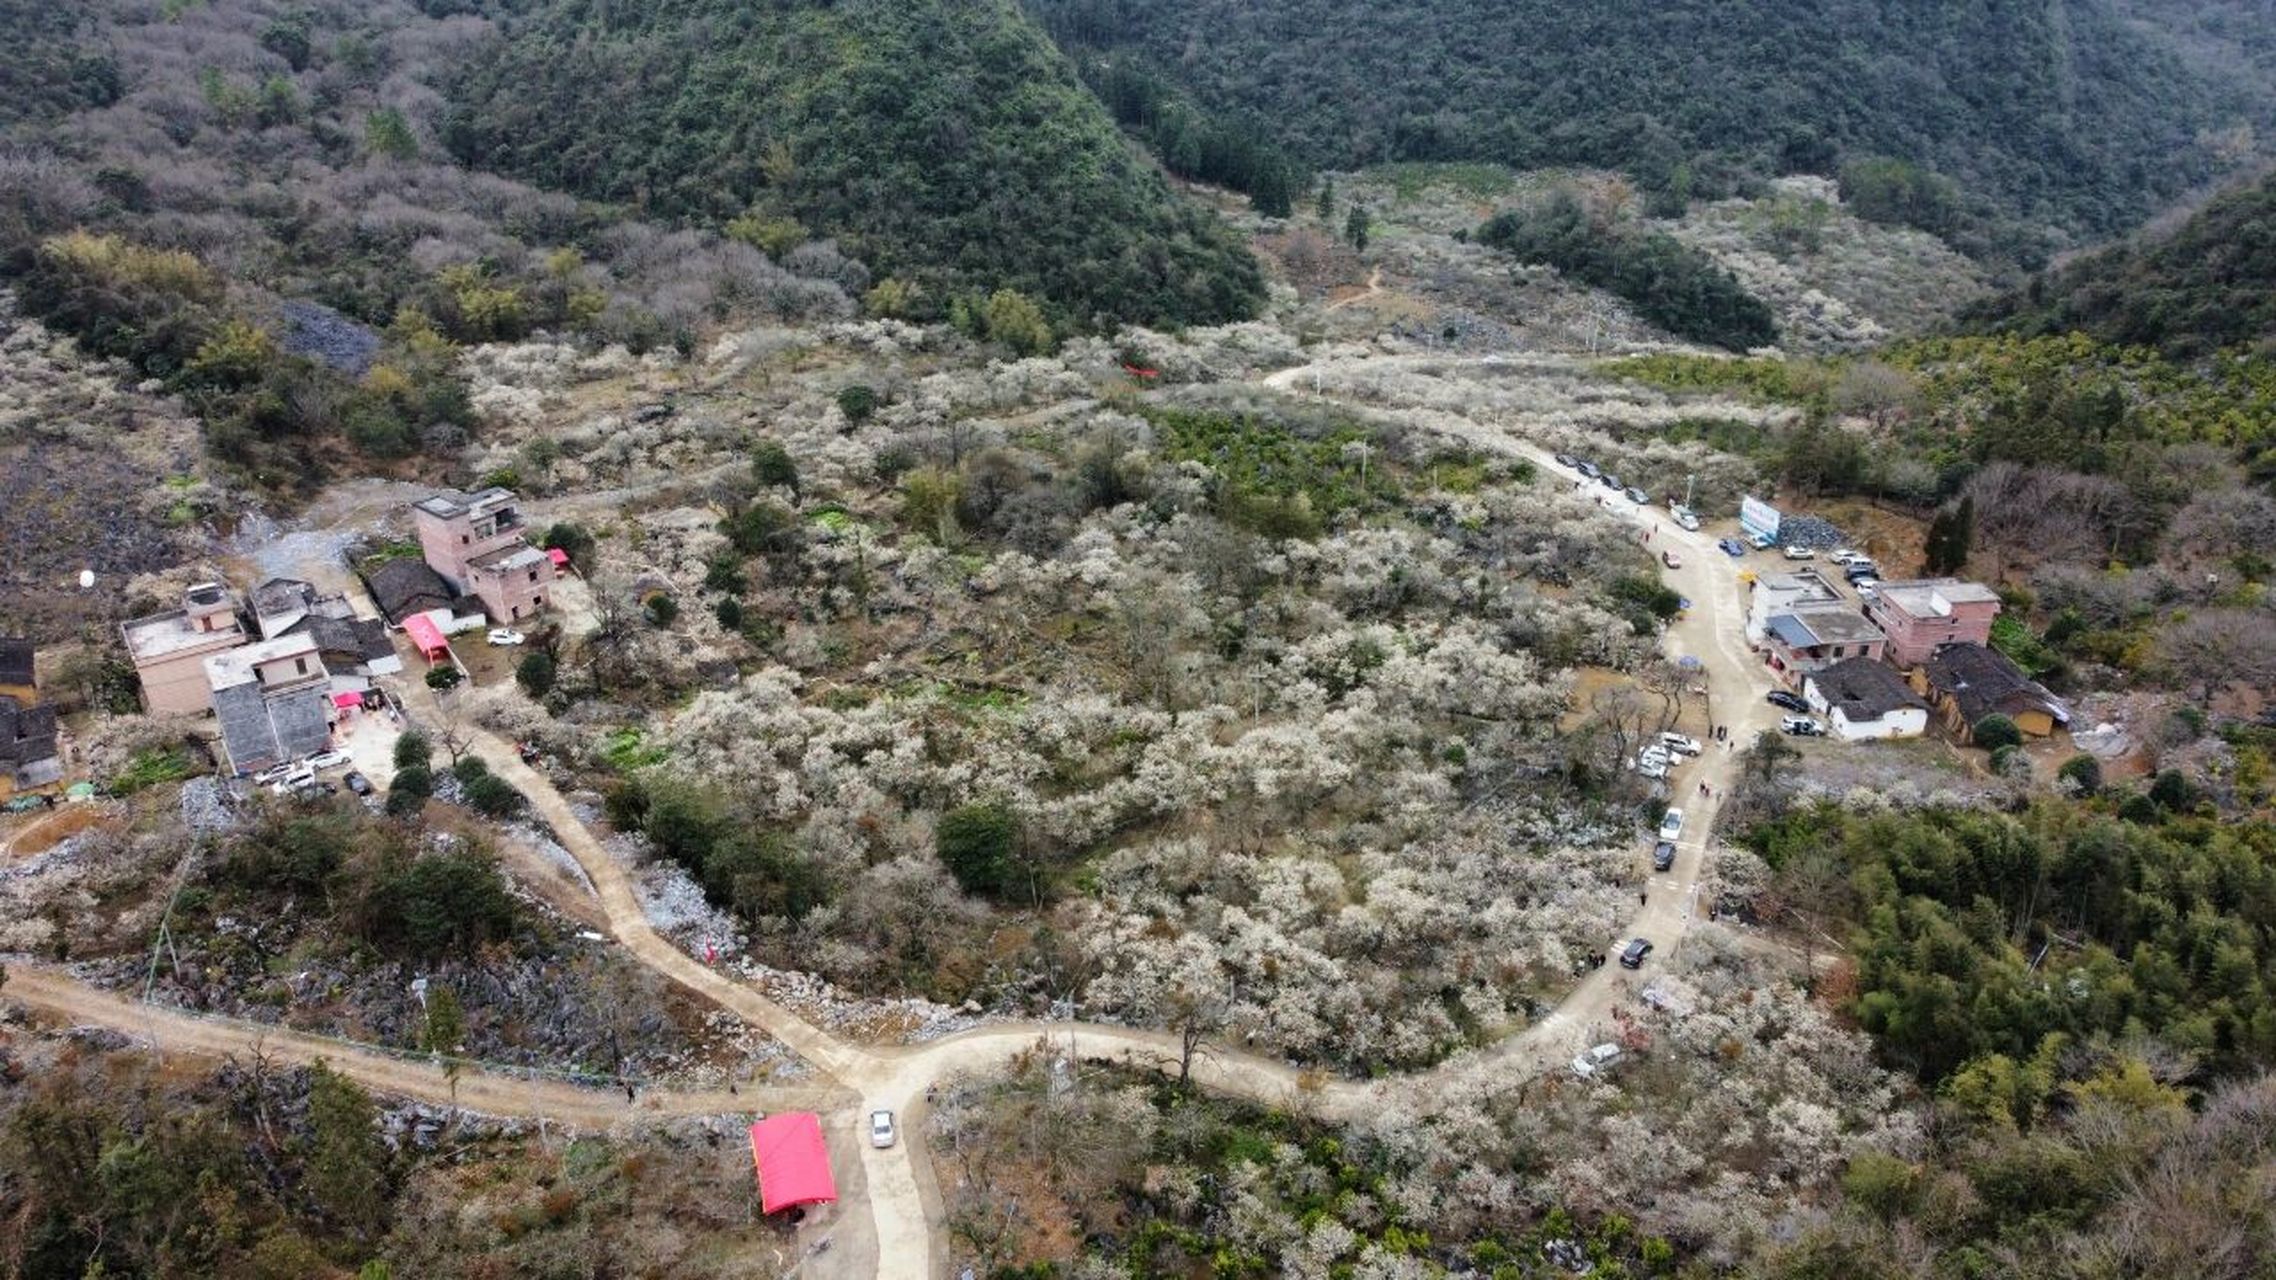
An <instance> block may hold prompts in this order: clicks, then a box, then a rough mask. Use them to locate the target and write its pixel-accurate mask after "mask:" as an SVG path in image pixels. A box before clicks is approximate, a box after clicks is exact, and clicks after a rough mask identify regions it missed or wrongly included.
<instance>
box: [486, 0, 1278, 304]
mask: <svg viewBox="0 0 2276 1280" xmlns="http://www.w3.org/2000/svg"><path fill="white" fill-rule="evenodd" d="M453 97H454V99H455V106H454V108H453V110H452V112H451V115H450V118H449V120H448V122H447V124H446V127H445V130H444V132H445V135H446V137H447V139H448V141H449V143H450V146H451V147H452V149H453V151H454V152H456V154H457V155H458V156H459V157H460V158H461V159H463V160H465V161H466V162H468V163H470V164H476V165H481V166H485V167H492V168H496V169H500V170H503V171H506V172H510V173H515V174H520V175H522V176H525V177H528V178H531V179H533V180H535V181H538V182H541V183H544V184H545V185H548V186H552V187H556V188H560V189H565V190H573V191H577V192H580V193H582V194H585V195H588V196H594V197H598V198H602V199H607V200H613V201H620V202H624V203H627V204H636V205H638V206H639V207H641V208H643V209H646V210H649V211H652V212H654V213H657V214H660V215H663V216H667V217H675V218H695V219H701V220H706V221H709V222H711V223H713V224H714V225H722V226H723V225H726V224H728V223H730V222H732V221H735V220H737V219H740V218H745V217H747V216H749V215H752V214H754V213H756V214H757V215H759V216H758V218H757V219H756V220H754V221H752V222H750V223H749V224H747V225H749V226H751V227H752V228H753V229H754V230H757V229H759V228H762V227H763V226H765V225H771V224H773V223H776V222H780V221H781V220H783V219H785V218H788V219H795V220H796V221H797V222H798V223H802V224H803V225H805V226H807V227H811V228H814V229H815V230H816V231H817V232H818V233H821V234H825V235H834V236H837V237H838V238H839V239H841V240H842V241H844V242H845V243H846V244H847V245H848V247H849V248H851V249H852V250H853V251H854V252H856V253H858V254H859V255H861V257H863V258H864V259H865V260H867V261H868V262H870V263H872V264H873V265H874V266H876V267H877V268H878V269H879V272H880V274H882V275H886V276H889V277H891V278H892V280H893V282H895V283H896V284H897V286H898V288H897V289H896V292H895V296H896V297H897V298H899V299H900V302H899V303H897V304H896V305H897V306H901V307H914V308H916V309H919V310H921V311H923V312H925V313H927V314H931V315H935V316H937V315H942V314H945V312H946V310H947V308H948V306H949V304H950V303H951V302H952V301H953V300H955V299H957V298H959V297H964V296H967V295H985V294H987V293H988V292H991V291H993V290H997V289H1016V290H1018V291H1020V292H1022V293H1026V294H1029V295H1032V296H1035V297H1039V298H1044V299H1048V300H1049V301H1050V302H1051V303H1052V304H1053V305H1054V306H1055V308H1057V309H1058V310H1059V311H1060V313H1061V315H1062V316H1064V317H1065V319H1067V320H1070V321H1072V322H1073V323H1075V324H1077V325H1084V326H1087V325H1091V324H1094V323H1101V322H1104V321H1106V320H1108V319H1137V320H1144V321H1149V322H1153V323H1182V322H1204V321H1214V320H1223V319H1228V318H1231V317H1235V316H1242V315H1246V314H1249V313H1250V312H1251V311H1253V310H1254V309H1255V307H1256V306H1257V304H1258V302H1259V301H1260V300H1261V297H1262V294H1263V285H1262V278H1261V276H1260V274H1259V272H1258V269H1257V267H1256V264H1255V263H1254V261H1253V260H1251V259H1250V258H1249V256H1248V254H1247V253H1246V252H1245V251H1244V250H1242V249H1241V248H1240V247H1239V246H1238V245H1237V244H1236V243H1235V242H1234V241H1233V239H1232V237H1231V236H1230V235H1229V234H1228V233H1227V232H1226V231H1225V230H1224V229H1222V228H1221V227H1220V226H1219V225H1218V224H1217V223H1216V222H1215V221H1214V220H1213V219H1212V218H1211V217H1210V216H1209V215H1208V214H1207V213H1206V212H1205V211H1203V210H1201V209H1199V208H1197V207H1194V206H1190V205H1187V204H1184V203H1181V202H1179V201H1178V200H1176V199H1175V198H1173V197H1172V195H1171V193H1170V192H1169V190H1168V188H1167V186H1166V184H1165V183H1164V182H1163V181H1162V180H1161V179H1160V177H1159V176H1158V175H1157V174H1155V173H1153V172H1152V171H1151V170H1150V169H1149V168H1148V167H1147V166H1146V165H1145V164H1143V163H1142V162H1141V161H1140V160H1139V159H1138V157H1137V156H1136V155H1135V154H1134V152H1133V150H1132V148H1131V147H1130V146H1129V144H1128V143H1127V142H1125V141H1124V140H1123V139H1122V138H1121V137H1120V136H1119V135H1118V134H1117V132H1116V130H1115V128H1114V126H1113V123H1112V122H1111V121H1110V120H1109V119H1108V118H1107V116H1106V113H1105V112H1104V111H1102V110H1101V109H1100V107H1099V105H1098V103H1097V102H1096V101H1095V100H1094V99H1092V98H1091V96H1090V95H1089V94H1087V93H1085V92H1084V91H1083V89H1082V87H1081V85H1080V84H1079V82H1078V81H1077V80H1076V78H1075V76H1074V74H1073V72H1072V70H1071V69H1070V68H1069V67H1068V65H1067V63H1066V62H1065V60H1064V59H1062V58H1061V57H1059V56H1058V54H1057V52H1056V51H1055V50H1053V49H1052V48H1051V45H1050V43H1049V41H1048V40H1046V39H1045V38H1044V37H1043V35H1042V33H1040V32H1039V31H1037V30H1035V29H1034V27H1032V26H1031V25H1030V24H1029V23H1028V22H1027V21H1026V20H1025V19H1024V18H1023V17H1022V16H1021V15H1020V13H1019V11H1018V10H1017V9H1016V8H1015V7H1013V6H1012V5H1010V4H1008V3H989V4H982V5H954V6H952V5H944V4H939V3H921V4H883V3H874V2H871V3H857V4H843V5H811V4H798V5H780V6H753V5H746V4H739V3H731V2H729V0H663V2H661V3H654V4H647V5H639V6H616V7H613V8H611V9H609V10H607V11H606V12H605V14H604V13H603V12H601V11H598V10H595V9H593V8H589V7H587V6H583V5H569V4H560V5H552V6H546V7H543V8H541V9H540V10H539V11H538V12H537V13H535V14H534V15H532V16H531V17H530V18H528V19H525V20H524V21H522V22H521V23H520V24H519V25H517V26H516V27H514V28H512V30H511V33H510V35H509V36H508V37H507V38H506V39H505V40H504V41H503V42H501V43H500V44H498V45H497V46H496V47H494V48H492V49H490V50H488V51H487V52H486V54H485V55H484V56H483V57H481V58H479V59H478V60H477V62H476V64H475V65H474V66H473V67H472V68H471V69H470V70H469V71H468V72H467V73H466V74H465V75H464V76H462V77H461V78H460V79H459V81H458V83H457V84H456V86H455V89H454V93H453ZM912 289H913V293H912V292H911V290H912Z"/></svg>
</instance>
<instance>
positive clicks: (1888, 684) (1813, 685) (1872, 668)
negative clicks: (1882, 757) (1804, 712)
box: [1802, 658, 1928, 742]
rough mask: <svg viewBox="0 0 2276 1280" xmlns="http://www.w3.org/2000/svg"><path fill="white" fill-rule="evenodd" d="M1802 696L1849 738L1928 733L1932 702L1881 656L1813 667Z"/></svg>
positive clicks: (1838, 734)
mask: <svg viewBox="0 0 2276 1280" xmlns="http://www.w3.org/2000/svg"><path fill="white" fill-rule="evenodd" d="M1802 698H1803V700H1804V701H1806V702H1808V703H1809V704H1810V709H1811V710H1812V711H1815V712H1817V713H1818V714H1819V715H1822V716H1824V717H1825V718H1826V724H1827V726H1828V728H1829V730H1830V731H1831V732H1832V734H1833V736H1834V737H1836V738H1839V739H1841V740H1842V741H1844V742H1862V741H1864V740H1866V739H1869V738H1917V737H1919V736H1920V735H1922V734H1924V733H1926V732H1928V703H1927V702H1925V701H1923V700H1922V699H1921V697H1920V695H1918V694H1916V693H1914V692H1913V690H1912V686H1911V685H1908V684H1906V683H1905V678H1904V677H1903V676H1901V675H1898V674H1897V672H1896V670H1895V668H1893V667H1891V666H1890V665H1889V664H1888V663H1886V662H1882V661H1879V660H1878V659H1875V658H1844V659H1842V660H1841V661H1840V662H1837V663H1834V664H1833V665H1832V666H1830V667H1826V668H1825V669H1823V670H1820V671H1813V672H1811V673H1810V674H1809V675H1808V676H1806V677H1804V678H1803V680H1802Z"/></svg>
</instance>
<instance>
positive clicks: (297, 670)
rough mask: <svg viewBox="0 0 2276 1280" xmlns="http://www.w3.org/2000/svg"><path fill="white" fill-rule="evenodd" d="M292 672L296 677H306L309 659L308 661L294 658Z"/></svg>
mask: <svg viewBox="0 0 2276 1280" xmlns="http://www.w3.org/2000/svg"><path fill="white" fill-rule="evenodd" d="M292 671H293V674H294V675H300V676H304V675H307V674H308V659H306V658H294V659H293V660H292Z"/></svg>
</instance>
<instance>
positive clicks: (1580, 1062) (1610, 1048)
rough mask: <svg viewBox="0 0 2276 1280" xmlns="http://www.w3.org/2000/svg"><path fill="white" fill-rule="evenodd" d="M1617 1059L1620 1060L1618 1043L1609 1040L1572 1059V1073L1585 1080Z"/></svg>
mask: <svg viewBox="0 0 2276 1280" xmlns="http://www.w3.org/2000/svg"><path fill="white" fill-rule="evenodd" d="M1618 1061H1620V1046H1619V1045H1616V1044H1612V1043H1609V1042H1607V1043H1605V1044H1600V1045H1598V1046H1596V1047H1595V1048H1593V1049H1590V1050H1587V1051H1585V1052H1583V1053H1582V1054H1581V1056H1579V1057H1577V1058H1575V1059H1573V1074H1574V1075H1576V1076H1579V1077H1581V1078H1582V1079H1584V1080H1585V1079H1587V1078H1588V1077H1590V1076H1593V1075H1595V1074H1596V1073H1597V1072H1599V1071H1602V1070H1604V1069H1605V1068H1606V1067H1609V1066H1611V1065H1612V1064H1613V1063H1615V1062H1618Z"/></svg>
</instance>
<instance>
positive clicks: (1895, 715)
mask: <svg viewBox="0 0 2276 1280" xmlns="http://www.w3.org/2000/svg"><path fill="white" fill-rule="evenodd" d="M1826 723H1827V724H1828V725H1829V726H1831V727H1832V729H1833V736H1835V737H1837V738H1839V739H1841V740H1842V741H1844V742H1865V741H1869V740H1872V739H1879V738H1917V737H1919V736H1920V735H1922V734H1924V733H1926V732H1928V711H1927V709H1926V708H1924V707H1904V708H1901V709H1899V710H1896V711H1891V712H1889V713H1887V714H1885V715H1883V716H1882V717H1881V718H1879V719H1878V720H1855V721H1853V720H1851V719H1850V718H1849V717H1848V716H1846V715H1843V714H1842V712H1841V709H1840V708H1838V707H1836V708H1835V709H1834V711H1833V714H1832V715H1830V716H1827V717H1826Z"/></svg>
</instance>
